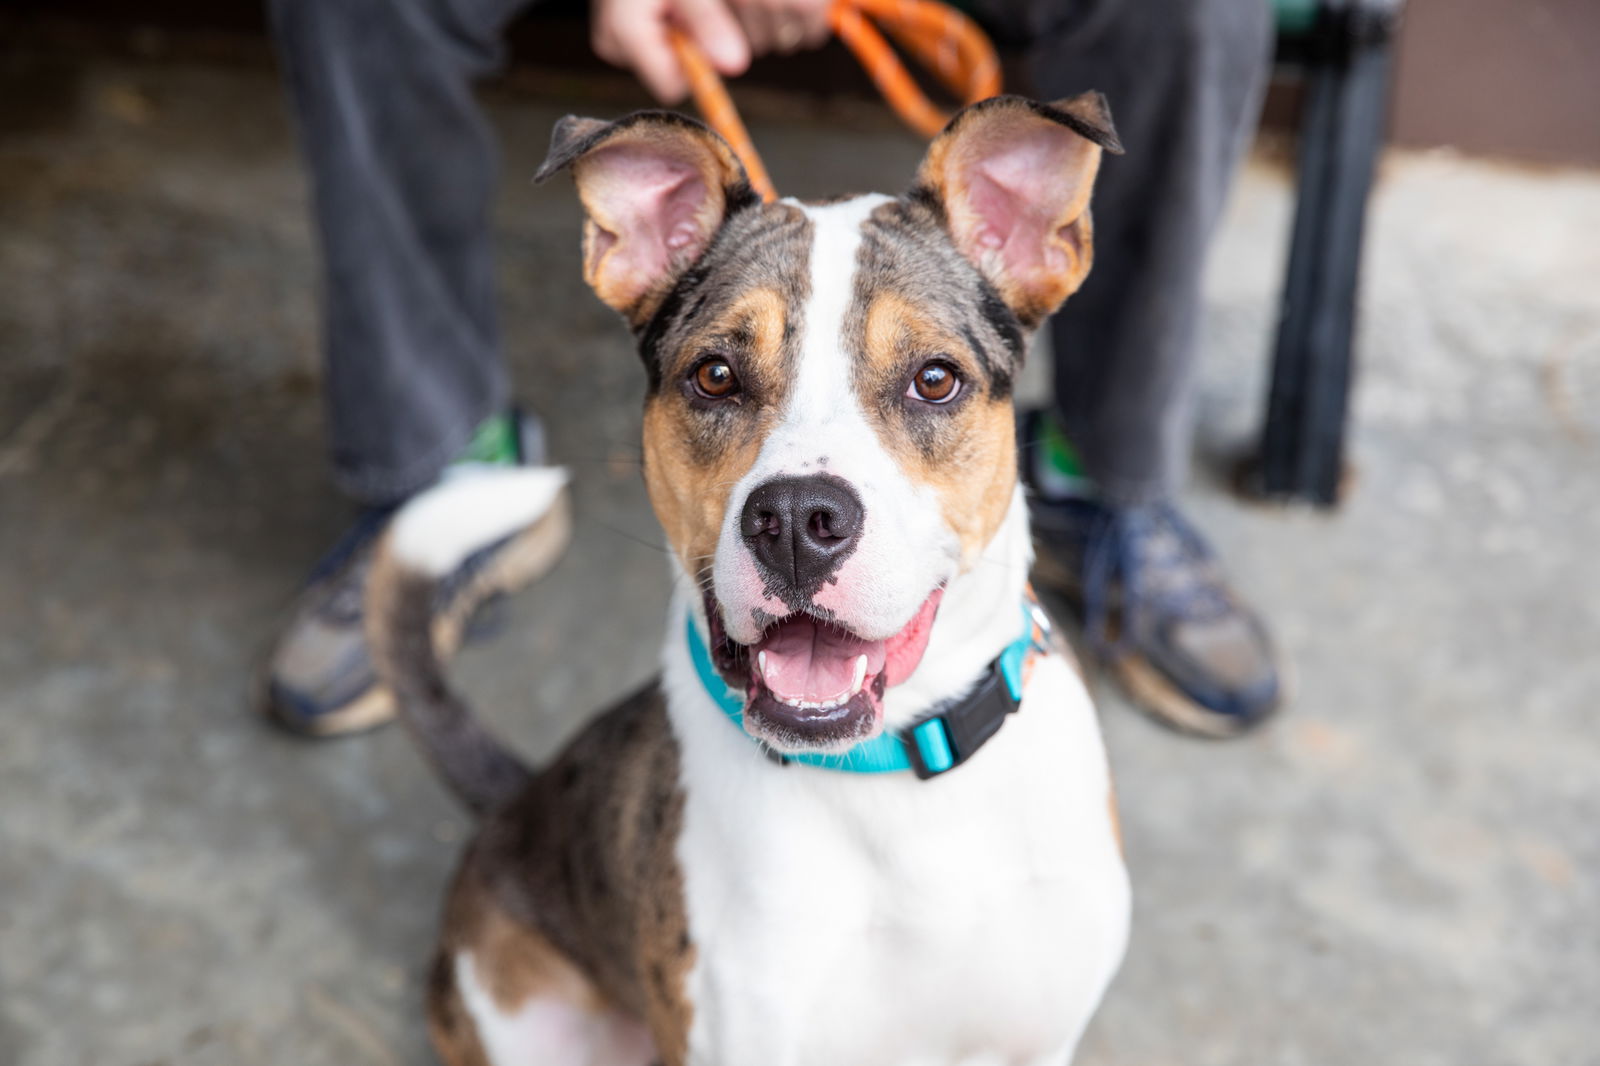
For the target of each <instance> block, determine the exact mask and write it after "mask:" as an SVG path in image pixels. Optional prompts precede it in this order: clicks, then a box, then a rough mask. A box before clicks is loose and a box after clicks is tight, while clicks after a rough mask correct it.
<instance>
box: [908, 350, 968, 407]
mask: <svg viewBox="0 0 1600 1066" xmlns="http://www.w3.org/2000/svg"><path fill="white" fill-rule="evenodd" d="M960 392H961V379H960V378H959V377H957V376H956V368H955V367H953V366H951V365H950V364H949V363H946V362H942V361H940V360H937V359H936V360H934V361H933V362H931V363H925V364H923V367H922V369H921V370H918V371H917V372H916V374H915V375H914V376H913V377H912V378H911V384H910V385H909V386H908V387H907V388H906V395H907V396H911V397H914V398H915V399H918V400H926V401H927V402H929V403H949V402H950V401H951V400H953V399H955V398H956V396H957V395H958V394H959V393H960Z"/></svg>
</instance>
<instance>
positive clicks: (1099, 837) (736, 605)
mask: <svg viewBox="0 0 1600 1066" xmlns="http://www.w3.org/2000/svg"><path fill="white" fill-rule="evenodd" d="M1120 150H1121V148H1120V146H1119V144H1118V142H1117V139H1116V134H1115V131H1114V129H1113V127H1112V124H1111V119H1110V115H1109V112H1108V110H1107V107H1106V104H1105V101H1104V99H1103V98H1102V97H1100V96H1099V95H1098V94H1088V95H1084V96H1079V97H1075V98H1072V99H1068V100H1062V101H1059V102H1056V103H1052V104H1043V103H1037V102H1034V101H1030V100H1026V99H1023V98H1020V97H996V98H993V99H990V100H987V101H984V102H982V103H978V104H975V105H972V106H970V107H968V108H966V109H965V110H963V111H961V112H960V113H959V114H958V115H957V116H956V117H955V118H954V119H953V120H952V121H951V122H950V124H949V125H948V126H947V127H946V128H945V130H944V131H943V132H942V133H941V134H940V135H939V136H938V137H937V138H936V139H935V140H934V141H933V143H932V144H931V145H930V147H929V149H928V152H927V155H926V157H925V159H924V161H923V162H922V164H921V166H920V169H919V170H918V172H917V174H916V177H915V180H914V182H913V184H912V187H911V190H910V191H909V192H908V193H906V194H904V195H902V196H900V197H897V198H895V197H888V196H854V197H848V198H842V199H837V200H833V201H828V202H821V203H800V202H796V201H793V200H783V201H780V202H777V203H762V202H760V201H759V200H758V198H757V197H756V196H755V195H754V194H753V193H752V191H751V189H750V186H749V183H748V182H747V181H746V179H745V174H744V171H743V169H742V168H741V166H740V164H739V162H738V161H737V159H736V158H735V157H734V155H733V154H732V152H731V151H730V149H729V148H728V146H727V145H726V144H725V143H724V142H723V141H722V140H721V139H720V138H718V137H717V136H716V135H715V134H714V133H713V132H711V131H710V130H708V129H707V128H706V127H704V126H703V125H701V124H700V123H698V122H696V121H694V120H692V119H688V118H685V117H682V116H680V115H676V114H673V113H669V112H661V111H645V112H639V113H636V114H633V115H630V116H628V117H626V118H623V119H621V120H618V121H615V122H604V121H600V120H595V119H586V118H574V117H570V116H569V117H568V118H565V119H562V120H561V121H560V123H559V124H558V125H557V127H556V129H555V132H554V134H553V137H552V144H551V150H550V155H549V158H548V160H547V161H546V162H545V164H544V165H543V167H542V168H541V169H540V171H539V173H538V176H537V177H538V179H539V180H543V179H545V178H548V177H550V176H551V175H552V174H555V173H557V172H561V171H570V173H571V175H572V177H573V179H574V181H575V184H576V186H577V191H578V194H579V197H580V199H581V200H582V202H583V206H584V209H585V213H586V221H585V225H584V238H583V273H584V277H585V280H586V281H587V282H588V283H589V285H590V286H591V287H592V288H593V290H594V291H595V292H596V293H597V294H598V296H599V297H600V299H601V300H603V301H604V302H605V303H606V304H608V305H610V306H611V307H612V308H614V309H616V310H617V311H619V312H621V314H622V315H623V317H624V318H625V319H626V320H627V322H628V324H629V326H630V327H631V329H632V331H633V333H634V335H635V337H636V339H637V342H638V348H639V352H640V355H641V356H642V358H643V361H644V368H645V373H646V376H647V378H648V382H649V389H648V394H647V397H646V400H645V403H644V416H643V439H644V469H643V472H644V480H645V484H646V486H647V488H648V492H649V496H650V499H651V502H652V505H653V506H654V509H655V512H656V514H657V516H658V517H659V519H660V521H661V525H662V527H663V528H664V530H665V532H666V536H667V539H668V541H669V542H670V546H671V555H672V559H673V568H674V573H675V576H676V579H677V592H676V595H675V598H674V602H673V605H672V608H671V613H670V614H669V616H668V619H667V625H666V633H665V637H664V640H663V650H662V652H661V674H660V677H659V679H658V680H656V681H654V682H652V683H651V684H650V685H648V686H647V687H646V688H644V689H643V690H642V691H640V692H637V693H635V694H634V695H632V696H630V697H629V698H627V699H625V700H624V701H622V702H621V703H620V704H619V705H618V706H616V707H614V708H612V709H611V710H609V711H607V712H606V713H605V714H603V715H601V716H600V717H599V718H598V719H596V720H595V721H594V722H593V723H592V724H591V725H589V726H588V727H587V728H586V729H585V730H584V731H583V732H582V733H581V734H580V735H579V736H578V737H577V739H576V740H574V741H573V742H572V743H571V745H570V746H569V747H567V748H566V749H565V751H564V752H562V753H561V754H560V755H559V757H557V758H555V759H554V761H552V762H550V763H549V764H548V765H547V766H544V767H543V768H541V769H539V770H537V771H535V770H532V769H530V768H528V767H527V766H525V765H524V764H523V763H522V762H520V761H519V760H518V759H517V758H516V757H515V756H514V755H512V754H511V753H510V752H509V751H508V750H507V749H506V748H505V747H504V746H503V745H502V744H501V743H499V742H498V741H497V740H496V739H495V738H494V737H493V736H492V735H491V734H490V733H489V732H488V731H486V730H485V729H484V728H483V727H481V726H480V725H478V724H477V722H476V721H475V720H474V719H473V717H472V716H471V714H470V713H469V712H468V710H467V708H466V707H465V706H464V704H463V703H462V702H461V700H460V699H459V698H458V697H457V696H456V695H455V694H454V693H453V692H452V691H451V690H450V689H449V687H448V686H447V684H446V682H445V679H444V677H443V676H442V673H441V669H440V665H439V660H438V657H437V656H436V655H435V654H434V649H433V644H432V638H431V635H430V621H429V619H430V614H431V606H430V605H431V602H432V600H433V597H434V595H435V591H436V588H437V585H438V583H439V582H440V581H441V580H442V579H443V578H444V576H445V575H448V574H451V573H453V572H456V571H457V570H458V568H459V567H460V566H461V565H462V564H463V563H467V564H468V565H470V562H471V559H472V557H473V555H474V553H475V552H476V551H479V550H481V549H482V548H483V547H484V546H485V545H486V544H490V543H496V542H499V541H501V540H504V539H506V538H511V537H516V538H518V547H519V551H520V552H522V553H523V555H522V558H523V561H524V562H525V563H527V564H528V565H529V566H530V567H537V566H538V565H540V564H541V562H548V560H549V559H551V558H553V557H554V555H555V554H556V553H557V551H558V550H559V547H558V546H559V544H560V543H561V542H562V539H563V537H564V536H565V531H566V528H567V524H568V522H569V517H568V511H567V506H566V503H565V496H564V482H563V477H564V475H563V474H562V473H561V472H560V471H557V470H552V469H548V468H546V469H535V470H523V471H514V472H505V473H502V474H499V475H493V476H487V475H486V476H483V477H479V478H476V479H473V478H465V479H457V480H455V481H449V482H446V483H445V484H444V485H443V486H442V487H440V488H438V489H436V490H433V491H431V492H430V493H428V494H425V495H424V496H422V497H420V498H418V499H417V500H415V501H414V502H412V503H411V504H409V505H408V506H407V507H406V508H405V509H404V510H402V512H401V513H400V514H399V515H398V517H397V518H396V520H395V521H394V523H393V525H392V526H391V529H390V532H389V533H388V534H387V536H386V538H385V541H384V543H383V545H382V546H381V548H380V549H379V552H378V557H377V559H376V561H375V563H374V567H373V571H372V574H371V577H370V580H369V591H368V597H369V598H368V603H369V611H368V617H369V622H368V625H369V635H370V637H371V641H372V646H373V648H374V654H375V657H376V660H377V662H378V663H379V668H380V671H381V674H382V676H383V677H384V679H385V680H386V682H387V683H388V684H389V685H390V686H391V688H392V690H393V691H394V693H395V695H396V698H397V700H398V702H399V705H400V707H401V709H402V713H403V717H404V719H405V720H406V721H407V723H408V725H409V726H410V728H411V729H412V731H413V733H414V735H415V736H416V738H417V740H418V742H419V745H420V747H421V748H422V750H423V751H424V752H425V753H426V755H427V756H429V757H430V758H431V760H432V761H433V762H434V764H435V766H436V768H437V770H438V771H439V772H440V774H441V775H442V777H443V778H444V780H445V781H446V782H447V783H448V784H449V785H450V786H451V787H452V788H453V789H454V790H455V791H456V792H457V793H458V794H459V795H460V796H461V798H462V799H463V800H464V801H465V802H466V803H467V805H468V806H470V807H471V808H472V810H473V811H474V812H476V813H477V814H478V815H479V816H480V817H481V819H482V821H481V828H480V829H479V830H478V832H477V835H476V837H475V839H474V840H473V842H472V843H471V845H470V846H469V847H468V848H467V849H466V853H465V856H464V858H463V859H462V862H461V865H460V868H459V871H458V873H457V876H456V878H455V882H454V887H453V888H452V889H451V892H450V896H449V899H448V902H447V905H446V907H445V912H444V917H443V923H442V925H443V929H442V933H441V937H440V944H439V948H438V954H437V957H436V962H435V964H434V966H433V969H432V971H431V978H430V981H429V989H428V1012H429V1023H430V1031H431V1035H432V1039H433V1041H434V1043H435V1046H436V1049H437V1051H438V1054H439V1055H440V1057H441V1058H442V1060H443V1061H444V1062H445V1063H447V1064H448V1066H521V1064H538V1066H544V1064H551V1066H557V1064H592V1066H647V1064H651V1063H660V1064H662V1066H681V1064H688V1063H694V1064H729V1066H783V1064H805V1066H818V1064H827V1066H852V1064H859V1066H1001V1064H1007V1066H1046V1064H1049V1066H1061V1064H1063V1063H1066V1062H1068V1061H1069V1060H1070V1059H1071V1058H1072V1056H1073V1054H1074V1051H1075V1049H1076V1046H1077V1043H1078V1040H1079V1038H1080V1036H1081V1034H1082V1032H1083V1029H1084V1027H1085V1025H1086V1024H1087V1023H1088V1021H1089V1019H1090V1017H1091V1015H1092V1014H1093V1013H1094V1011H1095V1010H1096V1008H1097V1006H1098V1004H1099V1002H1100V999H1101V997H1102V994H1103V993H1104V990H1105V989H1106V986H1107V984H1108V983H1109V982H1110V980H1111V978H1112V976H1113V974H1114V973H1115V971H1116V970H1117V968H1118V966H1119V965H1120V962H1121V958H1122V955H1123V952H1124V948H1125V944H1126V939H1127V933H1128V923H1129V887H1128V880H1127V875H1126V871H1125V867H1124V865H1123V860H1122V855H1121V842H1120V837H1119V833H1118V829H1117V825H1116V811H1115V804H1114V801H1113V799H1112V795H1111V781H1110V775H1109V771H1108V769H1107V765H1106V758H1105V752H1104V748H1103V744H1102V741H1101V738H1100V735H1099V730H1098V724H1097V721H1096V718H1095V713H1094V709H1093V707H1092V705H1091V702H1090V700H1089V697H1088V694H1087V692H1086V690H1085V687H1084V685H1083V683H1082V680H1081V678H1080V676H1079V673H1078V672H1077V668H1076V666H1075V665H1074V663H1073V662H1072V661H1071V659H1070V656H1069V654H1067V653H1065V652H1064V650H1063V648H1062V646H1060V645H1059V644H1058V643H1057V642H1055V641H1054V640H1053V639H1051V638H1050V637H1048V635H1047V634H1046V626H1047V622H1046V620H1045V619H1044V618H1043V616H1042V615H1041V613H1040V612H1039V611H1038V609H1037V606H1036V605H1035V604H1033V603H1032V602H1031V595H1030V592H1029V586H1028V572H1029V567H1030V565H1031V561H1032V547H1031V541H1030V537H1029V532H1028V513H1027V507H1026V502H1025V500H1024V498H1023V495H1022V491H1021V489H1020V487H1019V484H1018V478H1017V448H1016V437H1015V414H1014V410H1013V397H1012V388H1013V382H1014V381H1015V378H1016V375H1017V373H1018V369H1019V366H1020V364H1021V360H1022V358H1023V353H1024V349H1025V347H1026V342H1027V338H1028V336H1029V334H1030V332H1031V331H1032V330H1033V329H1034V328H1036V327H1037V326H1038V325H1039V324H1040V322H1041V321H1042V320H1043V319H1044V318H1045V317H1046V316H1047V315H1048V314H1049V313H1050V312H1052V311H1053V310H1054V309H1055V308H1056V307H1057V306H1058V305H1059V304H1060V303H1061V302H1062V301H1063V300H1064V299H1065V298H1066V297H1067V296H1068V295H1069V294H1070V293H1072V292H1073V291H1074V290H1075V289H1076V288H1077V287H1078V286H1079V285H1080V284H1081V282H1082V281H1083V278H1084V276H1085V275H1086V274H1087V272H1088V270H1089V266H1090V262H1091V259H1092V226H1091V215H1090V211H1089V200H1090V192H1091V189H1092V187H1093V184H1094V180H1095V175H1096V173H1097V171H1098V168H1099V164H1100V159H1101V155H1102V152H1103V151H1112V152H1118V151H1120Z"/></svg>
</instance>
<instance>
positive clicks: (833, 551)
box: [739, 474, 863, 598]
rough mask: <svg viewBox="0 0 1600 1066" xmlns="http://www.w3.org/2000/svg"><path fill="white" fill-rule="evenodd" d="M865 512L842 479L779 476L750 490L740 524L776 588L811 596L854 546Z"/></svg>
mask: <svg viewBox="0 0 1600 1066" xmlns="http://www.w3.org/2000/svg"><path fill="white" fill-rule="evenodd" d="M862 515H863V511H862V508H861V500H860V498H859V497H857V496H856V494H855V490H854V489H852V488H851V487H850V486H849V484H848V483H847V482H845V481H844V480H843V479H841V478H836V477H834V476H832V475H831V474H816V475H813V476H811V477H780V478H773V479H772V480H771V481H768V482H765V483H764V484H761V485H758V486H757V487H756V489H755V491H754V492H752V493H750V497H749V498H748V499H747V500H745V501H744V514H743V515H741V516H740V522H739V528H740V530H741V531H742V532H743V533H744V539H745V543H747V544H749V545H750V550H751V551H752V552H753V553H755V557H756V562H757V563H759V564H760V566H761V569H762V570H764V571H765V572H766V574H767V576H768V577H769V578H771V579H772V580H773V581H774V582H775V583H777V584H778V589H777V590H775V591H783V592H793V593H800V594H802V595H804V596H806V597H807V598H809V597H811V596H814V595H815V594H816V592H817V590H818V589H819V588H821V587H822V583H823V582H824V581H826V580H827V579H828V577H829V576H831V575H832V574H833V572H834V571H835V570H837V569H839V564H840V563H842V562H844V560H845V557H846V556H848V555H849V554H850V553H851V552H852V551H853V550H855V546H856V539H857V538H858V537H859V536H860V534H861V519H862Z"/></svg>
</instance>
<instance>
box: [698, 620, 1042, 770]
mask: <svg viewBox="0 0 1600 1066" xmlns="http://www.w3.org/2000/svg"><path fill="white" fill-rule="evenodd" d="M684 628H685V630H686V631H687V632H688V638H689V657H690V658H691V659H693V660H694V668H695V672H696V673H698V674H699V675H700V683H701V684H702V685H703V686H705V690H706V693H707V694H708V695H710V697H711V699H712V701H713V702H714V703H716V705H717V706H718V707H720V708H721V709H722V713H723V714H725V715H727V716H728V720H729V721H731V722H733V724H734V725H736V726H738V727H739V730H740V731H741V732H743V731H744V697H743V696H742V695H740V694H739V693H738V692H736V691H734V690H733V689H732V688H730V687H729V686H728V683H727V682H726V681H724V680H723V679H722V675H721V674H719V673H717V668H716V667H715V666H714V665H712V662H711V653H710V651H708V650H707V648H706V642H705V638H704V637H702V636H701V635H700V628H699V627H698V626H697V625H695V622H694V616H693V615H692V614H686V617H685V622H684ZM1049 631H1050V623H1049V620H1048V619H1047V618H1046V617H1045V614H1044V612H1043V611H1042V610H1041V609H1040V608H1039V606H1038V604H1037V603H1035V602H1034V600H1033V598H1032V596H1031V595H1030V596H1029V597H1028V598H1027V600H1025V601H1024V603H1023V605H1022V633H1021V635H1020V636H1018V637H1017V639H1016V640H1014V641H1012V642H1011V643H1010V644H1008V645H1006V648H1005V650H1004V651H1002V652H1001V653H1000V655H999V657H998V658H996V659H995V660H994V662H992V663H990V664H989V667H988V669H986V670H985V671H984V673H983V677H982V678H981V679H980V680H979V682H978V685H977V687H976V688H974V689H973V691H972V692H971V693H970V694H968V695H967V696H965V697H964V698H962V699H960V700H954V701H952V702H950V703H948V704H945V705H943V706H942V707H940V708H939V709H938V710H937V711H936V712H935V713H933V714H929V715H927V716H925V717H923V718H922V719H921V720H919V721H918V722H917V723H916V724H915V725H913V726H912V727H911V728H909V729H907V730H905V731H904V732H903V733H898V734H894V733H883V734H880V735H879V736H876V737H874V738H873V739H871V740H864V741H862V742H861V743H859V744H857V745H856V746H855V747H853V748H850V749H849V750H847V751H842V752H839V753H838V754H835V755H822V754H816V753H809V752H808V753H804V754H800V755H785V756H782V757H781V759H780V760H779V761H781V762H785V763H791V762H796V763H802V764H804V765H806V766H819V767H821V768H823V769H825V770H841V771H843V772H845V773H852V774H887V773H895V772H897V771H901V770H910V771H912V772H914V773H915V774H916V775H917V776H918V777H921V778H924V779H926V778H929V777H933V776H935V775H937V774H942V773H945V772H946V771H948V770H953V769H955V768H956V767H957V766H959V765H961V764H962V763H963V762H966V761H967V760H968V759H970V758H971V757H972V756H973V754H974V753H975V752H976V751H977V750H978V748H980V747H982V746H983V744H984V743H985V742H986V741H987V740H988V739H989V738H990V737H992V736H994V734H995V733H997V732H999V730H1000V726H1001V725H1003V724H1004V722H1005V719H1006V716H1007V715H1009V714H1011V713H1013V712H1015V711H1016V710H1018V709H1019V708H1020V707H1021V706H1022V684H1023V668H1024V666H1025V664H1026V663H1027V661H1028V657H1029V655H1031V654H1033V653H1035V652H1043V651H1046V650H1048V643H1047V637H1048V634H1049Z"/></svg>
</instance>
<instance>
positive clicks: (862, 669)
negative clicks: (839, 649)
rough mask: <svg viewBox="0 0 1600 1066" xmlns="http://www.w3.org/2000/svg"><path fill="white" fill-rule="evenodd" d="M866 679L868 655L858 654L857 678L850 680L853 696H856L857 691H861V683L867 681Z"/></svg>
mask: <svg viewBox="0 0 1600 1066" xmlns="http://www.w3.org/2000/svg"><path fill="white" fill-rule="evenodd" d="M866 679H867V657H866V656H865V655H858V656H856V676H855V679H854V680H852V681H851V682H850V695H851V696H854V695H855V694H856V693H857V692H860V691H861V684H862V682H864V681H866Z"/></svg>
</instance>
